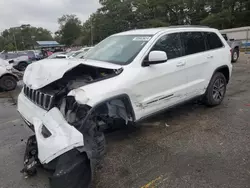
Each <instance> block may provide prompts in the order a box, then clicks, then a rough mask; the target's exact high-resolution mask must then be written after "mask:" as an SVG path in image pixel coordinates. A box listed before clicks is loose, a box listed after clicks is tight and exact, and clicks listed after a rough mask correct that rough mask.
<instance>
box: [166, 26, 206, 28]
mask: <svg viewBox="0 0 250 188" xmlns="http://www.w3.org/2000/svg"><path fill="white" fill-rule="evenodd" d="M182 27H198V28H209V27H208V26H204V25H173V26H168V28H182Z"/></svg>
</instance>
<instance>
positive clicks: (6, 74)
mask: <svg viewBox="0 0 250 188" xmlns="http://www.w3.org/2000/svg"><path fill="white" fill-rule="evenodd" d="M4 76H12V77H13V78H15V80H16V81H18V77H17V76H16V75H14V74H11V73H5V74H3V75H1V76H0V79H1V78H3V77H4Z"/></svg>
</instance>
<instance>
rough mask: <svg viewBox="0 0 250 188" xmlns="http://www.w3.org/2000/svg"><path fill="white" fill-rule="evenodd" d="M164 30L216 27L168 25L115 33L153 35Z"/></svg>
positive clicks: (211, 29)
mask: <svg viewBox="0 0 250 188" xmlns="http://www.w3.org/2000/svg"><path fill="white" fill-rule="evenodd" d="M166 30H169V31H170V30H173V31H176V30H201V31H215V30H216V29H213V28H209V27H206V26H189V25H187V26H170V27H158V28H150V29H135V30H130V31H125V32H122V33H117V34H115V35H155V34H157V33H159V32H163V31H166Z"/></svg>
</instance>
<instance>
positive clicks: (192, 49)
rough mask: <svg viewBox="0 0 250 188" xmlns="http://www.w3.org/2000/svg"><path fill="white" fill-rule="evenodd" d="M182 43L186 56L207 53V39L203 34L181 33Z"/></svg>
mask: <svg viewBox="0 0 250 188" xmlns="http://www.w3.org/2000/svg"><path fill="white" fill-rule="evenodd" d="M181 41H182V44H183V46H184V50H185V55H190V54H195V53H199V52H203V51H206V45H205V38H204V35H203V34H202V33H201V32H184V33H181Z"/></svg>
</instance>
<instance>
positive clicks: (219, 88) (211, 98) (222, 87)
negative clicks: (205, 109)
mask: <svg viewBox="0 0 250 188" xmlns="http://www.w3.org/2000/svg"><path fill="white" fill-rule="evenodd" d="M226 88H227V81H226V78H225V76H224V75H223V74H222V73H220V72H217V73H215V74H214V75H213V77H212V79H211V81H210V83H209V85H208V88H207V91H206V94H205V103H206V105H208V106H217V105H219V104H221V102H222V101H223V99H224V97H225V93H226Z"/></svg>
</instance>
